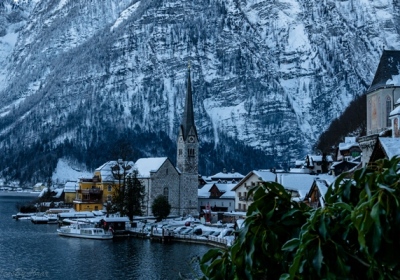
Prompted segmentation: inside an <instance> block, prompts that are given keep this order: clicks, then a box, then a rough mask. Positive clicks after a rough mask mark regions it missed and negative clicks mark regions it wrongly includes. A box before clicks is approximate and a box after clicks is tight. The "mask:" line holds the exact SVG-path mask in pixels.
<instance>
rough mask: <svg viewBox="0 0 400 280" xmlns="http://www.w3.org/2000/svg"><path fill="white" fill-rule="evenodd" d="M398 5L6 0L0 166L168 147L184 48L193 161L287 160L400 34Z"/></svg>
mask: <svg viewBox="0 0 400 280" xmlns="http://www.w3.org/2000/svg"><path fill="white" fill-rule="evenodd" d="M399 7H400V3H399V2H398V1H391V0H390V1H389V0H378V1H368V0H347V1H332V0H331V1H328V0H324V1H311V0H301V1H300V0H274V1H270V0H265V1H263V0H201V1H200V0H195V1H187V0H179V1H178V0H146V1H143V0H142V1H137V0H104V1H91V0H19V1H17V0H4V1H3V2H2V3H0V65H1V67H0V153H1V154H3V155H4V156H3V157H2V159H0V170H3V176H4V177H9V178H12V177H18V178H20V179H21V180H23V181H33V180H39V179H40V178H43V177H46V176H50V174H51V172H52V170H54V167H55V165H56V164H57V161H58V159H60V158H63V157H69V158H71V159H73V160H75V161H77V162H80V163H84V164H86V166H87V167H88V168H89V169H91V168H94V167H97V166H96V164H101V163H102V161H104V160H109V159H111V158H110V157H111V156H118V155H120V154H121V151H122V150H123V151H125V153H128V152H127V151H130V153H128V156H130V157H131V158H132V159H133V160H135V159H136V158H137V157H139V156H157V155H168V156H169V157H170V158H171V159H172V160H175V149H176V148H175V141H176V137H177V128H178V126H179V123H180V120H181V114H182V111H183V105H184V97H185V85H186V75H187V65H188V62H189V61H190V64H191V69H192V71H191V73H192V84H193V92H194V107H195V116H196V125H197V127H198V132H199V136H200V141H201V143H202V144H201V153H202V156H201V157H200V161H201V162H200V172H201V173H202V174H212V173H216V172H218V171H220V170H221V169H222V168H223V167H226V168H235V169H237V170H238V171H240V172H242V173H247V172H248V171H249V170H250V169H252V168H270V167H276V166H287V165H288V164H289V162H290V161H292V160H294V159H297V158H300V157H303V156H304V155H305V154H306V153H307V152H310V151H311V150H312V147H313V145H314V144H315V141H316V139H317V138H318V136H319V135H320V134H321V133H322V131H324V129H326V127H327V126H328V125H329V124H330V123H331V122H332V120H334V119H335V118H337V117H338V116H340V114H341V113H342V112H343V110H344V109H345V107H346V106H347V105H348V104H349V103H350V101H351V100H353V99H354V98H355V97H356V96H358V95H360V94H362V93H363V92H364V91H365V90H366V88H367V87H368V86H369V84H370V82H371V80H372V78H373V75H374V72H375V69H376V67H377V63H378V61H379V57H380V55H381V52H382V49H383V48H387V49H399V48H400V46H399V45H400V40H399V26H400V21H399ZM143 139H146V141H145V140H143ZM121 143H122V144H121ZM124 143H125V144H126V143H129V145H128V146H129V148H126V149H125V148H124V149H123V147H126V146H124V145H125V144H124ZM118 151H120V152H119V153H118ZM27 156H28V158H27Z"/></svg>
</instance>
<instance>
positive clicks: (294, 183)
mask: <svg viewBox="0 0 400 280" xmlns="http://www.w3.org/2000/svg"><path fill="white" fill-rule="evenodd" d="M334 178H335V177H333V176H331V175H328V174H318V175H310V174H291V173H285V174H278V183H280V184H281V185H282V186H283V187H284V188H285V189H287V190H292V191H297V192H298V193H299V195H300V197H301V198H304V197H305V196H306V195H307V193H308V192H309V191H310V189H311V186H312V184H313V183H314V180H315V179H324V180H326V181H327V182H328V184H330V183H331V182H333V180H334Z"/></svg>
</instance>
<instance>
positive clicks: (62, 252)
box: [0, 193, 212, 280]
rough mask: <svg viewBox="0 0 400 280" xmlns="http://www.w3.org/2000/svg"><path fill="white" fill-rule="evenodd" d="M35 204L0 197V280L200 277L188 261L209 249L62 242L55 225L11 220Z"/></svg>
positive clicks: (196, 267)
mask: <svg viewBox="0 0 400 280" xmlns="http://www.w3.org/2000/svg"><path fill="white" fill-rule="evenodd" d="M33 199H34V198H33V197H24V196H20V195H18V196H9V195H7V196H4V195H2V194H1V193H0V279H60V280H63V279H196V278H199V277H200V275H201V272H200V269H199V265H198V263H197V262H194V263H193V262H192V260H193V259H194V258H196V257H197V256H200V257H201V256H202V255H204V254H205V253H206V252H207V251H208V250H209V249H211V248H212V247H209V246H206V245H194V244H185V243H180V242H175V243H171V244H161V243H157V242H151V241H150V240H148V239H135V238H129V239H121V240H108V241H106V240H89V239H79V238H68V237H60V236H58V235H57V232H56V230H57V225H55V224H54V225H53V224H49V225H47V224H44V225H40V224H39V225H36V224H33V223H32V222H31V221H29V220H20V221H16V220H14V219H12V218H11V216H12V215H13V214H16V213H17V212H18V211H17V208H16V204H17V203H23V202H28V201H31V200H33ZM180 274H181V275H183V277H182V278H181V276H180Z"/></svg>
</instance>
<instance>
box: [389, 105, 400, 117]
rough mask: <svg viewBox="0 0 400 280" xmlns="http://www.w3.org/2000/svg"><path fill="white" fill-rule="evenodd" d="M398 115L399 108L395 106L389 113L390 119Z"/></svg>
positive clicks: (399, 113) (399, 112)
mask: <svg viewBox="0 0 400 280" xmlns="http://www.w3.org/2000/svg"><path fill="white" fill-rule="evenodd" d="M397 115H400V106H397V107H396V108H394V109H393V111H391V112H390V115H389V116H390V117H394V116H397Z"/></svg>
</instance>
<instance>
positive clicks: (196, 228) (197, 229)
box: [193, 227, 203, 235]
mask: <svg viewBox="0 0 400 280" xmlns="http://www.w3.org/2000/svg"><path fill="white" fill-rule="evenodd" d="M193 234H195V235H202V234H203V229H202V228H201V227H195V228H194V229H193Z"/></svg>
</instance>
